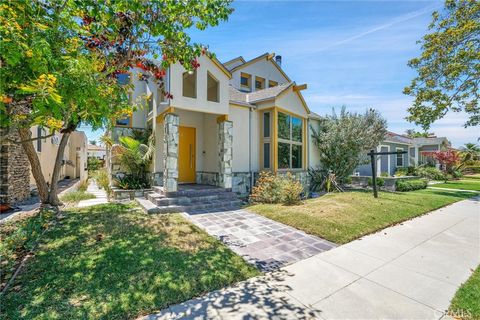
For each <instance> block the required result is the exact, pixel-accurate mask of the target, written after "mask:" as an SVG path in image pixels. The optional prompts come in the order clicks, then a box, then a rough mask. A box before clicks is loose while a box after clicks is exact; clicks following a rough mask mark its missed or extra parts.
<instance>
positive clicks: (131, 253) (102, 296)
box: [0, 204, 257, 319]
mask: <svg viewBox="0 0 480 320" xmlns="http://www.w3.org/2000/svg"><path fill="white" fill-rule="evenodd" d="M256 274H257V272H256V271H255V270H254V268H253V267H251V266H248V265H247V264H246V263H245V262H244V261H243V260H242V259H241V258H240V257H238V256H237V255H235V254H234V253H233V252H231V251H230V250H229V249H227V248H226V247H224V246H223V245H221V244H220V243H219V242H218V241H216V240H214V239H212V238H210V237H207V236H205V235H204V234H203V233H201V232H200V231H199V230H198V229H197V228H196V227H195V226H193V225H191V224H189V223H188V222H186V221H185V220H184V219H183V218H180V217H179V216H172V215H158V216H147V215H144V214H140V213H138V212H136V211H135V210H134V209H131V208H129V207H128V206H125V205H113V204H108V205H100V206H94V207H90V208H87V209H84V210H81V211H73V212H69V213H66V218H65V219H63V220H62V221H61V222H60V223H59V224H58V225H57V226H56V227H55V228H53V229H52V230H50V231H49V232H47V234H46V235H45V238H44V245H43V246H42V247H41V248H40V249H39V251H38V252H37V254H36V257H35V259H33V261H31V263H29V264H28V265H27V266H26V268H25V270H24V271H23V273H22V275H21V276H20V277H19V278H18V279H17V281H16V283H15V284H14V286H13V287H14V290H12V291H10V292H9V293H8V294H7V295H6V297H4V299H3V300H4V301H2V308H1V313H0V314H1V315H2V317H5V318H8V319H20V318H22V319H31V318H35V317H38V318H63V319H76V318H82V319H97V318H103V319H111V318H117V319H118V318H132V317H135V316H138V315H139V314H147V313H150V312H153V311H154V310H160V309H162V308H165V307H167V306H169V305H172V304H176V303H179V302H182V301H185V300H187V299H190V298H192V297H195V296H199V295H201V294H204V293H206V292H210V291H212V290H215V289H218V288H221V287H224V286H227V285H229V284H231V283H233V282H237V281H241V280H244V279H246V278H248V277H251V276H253V275H256Z"/></svg>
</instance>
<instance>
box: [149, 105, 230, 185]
mask: <svg viewBox="0 0 480 320" xmlns="http://www.w3.org/2000/svg"><path fill="white" fill-rule="evenodd" d="M154 134H155V141H156V154H155V157H154V160H153V164H152V172H153V173H152V175H153V184H154V185H155V186H161V187H162V189H163V191H164V192H165V193H173V192H178V191H180V190H186V188H189V189H190V190H192V188H195V187H193V186H194V184H199V185H201V187H202V188H205V187H206V186H216V187H220V188H223V189H226V190H231V189H232V152H233V145H232V140H233V123H232V122H231V121H228V119H227V116H226V115H218V114H209V113H203V112H196V111H189V110H183V109H174V108H168V109H166V110H165V112H164V113H161V114H160V115H158V116H157V117H156V121H155V126H154ZM184 184H186V185H185V186H183V185H184ZM182 186H183V187H182ZM187 186H188V187H187Z"/></svg>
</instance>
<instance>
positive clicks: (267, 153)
mask: <svg viewBox="0 0 480 320" xmlns="http://www.w3.org/2000/svg"><path fill="white" fill-rule="evenodd" d="M271 119H272V118H271V113H270V112H265V113H263V121H262V124H263V129H262V131H263V135H262V143H263V168H264V169H270V168H271V152H272V148H271V145H272V144H271V136H272V135H271V127H272V125H271Z"/></svg>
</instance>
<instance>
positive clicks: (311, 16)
mask: <svg viewBox="0 0 480 320" xmlns="http://www.w3.org/2000/svg"><path fill="white" fill-rule="evenodd" d="M442 4H443V2H441V1H387V0H384V1H305V2H304V1H236V2H234V5H233V6H234V8H235V12H234V13H233V14H232V15H231V16H230V18H229V20H228V22H225V23H222V24H221V25H220V26H218V27H215V28H210V29H207V30H206V31H202V32H200V31H194V32H193V33H191V36H192V40H193V41H194V42H200V43H204V44H207V45H209V47H210V50H211V51H213V52H214V53H215V54H216V55H217V57H218V58H219V60H220V61H227V60H229V59H231V58H234V57H236V56H238V55H242V56H243V57H244V58H245V59H247V60H248V59H251V58H254V57H256V56H258V55H260V54H263V53H265V52H275V53H276V54H279V55H282V58H283V63H282V67H283V69H284V70H285V72H286V73H287V74H288V75H289V76H290V78H292V79H293V80H294V81H296V82H297V83H298V84H302V83H307V84H308V89H307V90H306V91H303V94H304V96H305V100H306V101H307V104H308V105H309V107H310V109H311V110H312V111H314V112H317V113H319V114H327V113H331V110H332V107H337V108H338V107H340V106H342V105H345V106H346V107H347V109H348V110H352V111H360V112H362V111H364V110H365V109H366V108H367V107H373V108H375V109H378V110H379V111H380V112H381V113H382V115H383V116H384V117H385V118H386V119H387V121H388V126H389V129H390V130H391V131H395V132H398V133H403V132H404V131H405V130H406V129H409V128H414V125H413V124H411V123H408V122H407V121H406V120H405V119H404V118H405V116H406V115H407V111H406V109H407V107H408V106H409V103H410V101H411V98H410V97H407V96H405V95H403V94H402V90H403V88H404V87H405V86H406V85H408V84H409V82H410V80H411V79H412V78H413V77H414V75H415V73H414V72H413V70H411V69H410V68H409V67H408V66H407V65H406V64H407V61H408V60H409V59H411V58H413V57H415V56H418V54H419V52H420V51H419V46H418V44H416V41H417V40H418V39H420V38H421V37H422V35H423V34H425V32H426V31H427V26H428V24H429V22H430V20H431V13H432V12H433V11H434V10H436V9H440V8H441V7H442ZM465 121H466V116H465V114H461V113H456V114H449V115H448V116H446V117H445V118H444V119H442V120H440V121H438V122H437V123H436V124H434V125H433V126H432V128H431V130H430V131H433V132H435V133H436V134H437V135H439V136H447V137H448V138H449V139H450V140H451V141H452V143H453V145H454V146H460V145H462V144H464V143H466V142H474V141H476V139H477V137H478V136H479V130H478V128H469V129H464V128H463V123H464V122H465ZM416 129H419V128H416ZM87 134H88V135H89V136H91V137H94V136H96V134H95V133H94V134H92V133H91V132H90V130H87Z"/></svg>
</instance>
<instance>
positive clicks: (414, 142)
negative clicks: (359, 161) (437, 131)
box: [355, 132, 450, 176]
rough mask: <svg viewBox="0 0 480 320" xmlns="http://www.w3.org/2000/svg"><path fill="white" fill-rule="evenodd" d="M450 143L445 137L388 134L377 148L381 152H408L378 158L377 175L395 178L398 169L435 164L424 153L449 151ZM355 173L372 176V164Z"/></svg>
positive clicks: (363, 166)
mask: <svg viewBox="0 0 480 320" xmlns="http://www.w3.org/2000/svg"><path fill="white" fill-rule="evenodd" d="M449 146H450V142H449V141H448V140H447V138H445V137H428V138H410V137H408V136H404V135H401V134H397V133H394V132H387V135H386V137H385V140H383V141H382V142H381V143H380V145H379V146H378V147H377V149H376V151H379V152H395V151H407V153H406V154H403V155H402V154H399V155H382V156H378V157H377V174H378V175H380V174H382V173H385V172H386V173H388V174H389V175H391V176H393V175H394V174H395V171H396V170H397V168H404V167H408V166H417V165H421V164H426V163H431V164H435V165H436V163H435V160H433V159H432V158H431V157H426V156H424V155H423V154H422V153H423V152H431V151H438V150H444V149H447V148H448V147H449ZM355 173H356V174H358V175H361V176H371V175H372V167H371V164H370V163H369V164H364V165H360V166H358V167H357V169H356V170H355Z"/></svg>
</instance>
